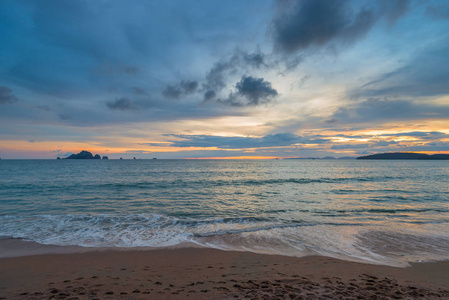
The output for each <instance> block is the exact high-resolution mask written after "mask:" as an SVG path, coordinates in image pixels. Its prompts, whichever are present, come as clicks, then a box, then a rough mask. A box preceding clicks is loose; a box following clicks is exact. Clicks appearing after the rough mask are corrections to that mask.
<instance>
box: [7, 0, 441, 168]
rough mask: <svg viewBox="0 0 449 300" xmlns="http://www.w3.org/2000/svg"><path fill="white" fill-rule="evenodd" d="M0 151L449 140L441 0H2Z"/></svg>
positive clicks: (241, 153)
mask: <svg viewBox="0 0 449 300" xmlns="http://www.w3.org/2000/svg"><path fill="white" fill-rule="evenodd" d="M0 37H1V39H0V157H1V158H4V159H15V158H47V159H55V158H56V157H67V156H68V155H70V154H71V153H78V152H80V151H81V150H87V151H90V152H92V153H93V154H97V153H98V154H100V155H106V156H108V157H109V158H120V157H123V158H132V157H136V158H143V159H144V158H153V157H157V158H293V157H302V158H304V157H326V156H333V157H346V156H350V157H356V156H360V155H366V154H373V153H382V152H423V153H429V154H434V153H449V2H448V1H446V0H444V1H438V0H435V1H433V0H428V1H427V0H415V1H414V0H377V1H374V0H366V1H364V0H355V1H351V0H298V1H294V0H279V1H274V0H254V1H251V0H248V1H241V0H235V1H230V0H221V1H211V0H195V1H193V0H191V1H190V0H173V1H140V0H96V1H88V0H39V1H34V0H3V1H0Z"/></svg>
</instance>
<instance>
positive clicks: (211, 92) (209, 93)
mask: <svg viewBox="0 0 449 300" xmlns="http://www.w3.org/2000/svg"><path fill="white" fill-rule="evenodd" d="M216 96H217V93H216V92H215V91H214V90H208V91H206V92H205V93H204V101H205V102H207V101H210V100H213V99H215V97H216Z"/></svg>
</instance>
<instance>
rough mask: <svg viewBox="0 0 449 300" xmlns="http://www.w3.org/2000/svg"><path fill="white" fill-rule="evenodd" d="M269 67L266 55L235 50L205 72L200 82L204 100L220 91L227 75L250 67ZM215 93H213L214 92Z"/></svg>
mask: <svg viewBox="0 0 449 300" xmlns="http://www.w3.org/2000/svg"><path fill="white" fill-rule="evenodd" d="M262 67H265V68H271V67H273V64H272V63H269V62H267V57H266V55H265V54H263V53H262V52H260V51H258V52H254V53H248V52H245V51H241V50H238V49H237V50H235V52H234V54H233V55H231V56H230V57H228V58H224V59H221V60H219V61H218V62H216V63H215V64H214V65H213V66H212V68H211V69H210V70H209V71H208V72H207V73H206V76H205V78H204V82H203V84H202V91H204V92H205V93H204V101H209V100H211V99H213V98H215V96H216V95H217V94H218V92H220V91H222V90H223V89H224V88H225V87H226V86H227V85H228V81H229V77H230V76H233V75H235V74H237V73H239V72H240V73H247V72H248V71H249V70H250V69H260V68H262ZM214 93H215V94H214Z"/></svg>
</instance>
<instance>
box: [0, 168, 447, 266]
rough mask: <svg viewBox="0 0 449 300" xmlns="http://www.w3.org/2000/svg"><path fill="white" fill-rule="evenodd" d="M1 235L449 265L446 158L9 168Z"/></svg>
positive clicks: (3, 180)
mask: <svg viewBox="0 0 449 300" xmlns="http://www.w3.org/2000/svg"><path fill="white" fill-rule="evenodd" d="M0 237H2V239H3V240H6V239H10V238H17V239H24V240H29V241H33V242H37V243H40V244H49V245H62V246H69V245H78V246H83V247H162V246H173V245H178V244H183V243H195V244H199V245H203V246H207V247H213V248H220V249H226V250H243V251H253V252H258V253H270V254H285V255H294V256H304V255H327V256H332V257H337V258H342V259H346V260H355V261H360V260H363V261H368V262H374V263H381V264H388V265H404V264H406V263H407V262H410V261H420V260H424V261H428V260H439V259H449V161H381V160H376V161H360V160H357V161H356V160H270V161H266V160H255V161H253V160H232V161H228V160H226V161H222V160H1V161H0ZM0 256H2V253H0Z"/></svg>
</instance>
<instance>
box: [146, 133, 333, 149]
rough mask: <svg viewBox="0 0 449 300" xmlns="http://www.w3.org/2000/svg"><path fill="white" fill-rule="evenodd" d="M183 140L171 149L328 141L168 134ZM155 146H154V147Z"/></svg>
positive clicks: (288, 135) (283, 136) (275, 136)
mask: <svg viewBox="0 0 449 300" xmlns="http://www.w3.org/2000/svg"><path fill="white" fill-rule="evenodd" d="M165 136H169V137H175V138H178V139H182V140H177V141H171V145H170V146H171V147H201V148H208V147H214V148H220V149H245V148H261V147H285V146H291V145H294V144H315V143H316V144H321V143H326V142H327V140H322V139H307V138H303V137H301V136H298V135H295V134H292V133H277V134H269V135H266V136H263V137H259V138H256V137H240V136H238V137H224V136H213V135H183V134H166V135H165ZM153 146H154V145H153Z"/></svg>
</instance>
